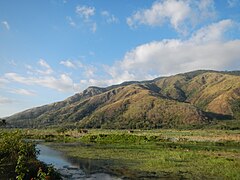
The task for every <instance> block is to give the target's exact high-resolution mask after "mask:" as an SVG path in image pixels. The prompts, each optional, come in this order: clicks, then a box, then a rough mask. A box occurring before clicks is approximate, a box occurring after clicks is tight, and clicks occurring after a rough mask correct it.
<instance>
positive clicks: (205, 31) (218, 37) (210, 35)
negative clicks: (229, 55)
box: [191, 19, 234, 43]
mask: <svg viewBox="0 0 240 180" xmlns="http://www.w3.org/2000/svg"><path fill="white" fill-rule="evenodd" d="M233 26H234V22H233V21H232V20H230V19H226V20H222V21H220V22H218V23H213V24H211V25H209V26H207V27H204V28H201V29H200V30H198V31H197V32H196V33H194V34H193V36H192V38H191V40H192V41H194V42H201V43H202V42H209V41H222V40H223V38H224V33H225V32H226V31H227V30H228V29H230V28H231V27H233Z"/></svg>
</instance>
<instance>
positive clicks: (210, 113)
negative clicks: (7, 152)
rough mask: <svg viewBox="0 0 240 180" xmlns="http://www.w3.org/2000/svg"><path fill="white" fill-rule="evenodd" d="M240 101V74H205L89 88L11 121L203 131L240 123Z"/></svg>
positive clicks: (37, 124) (14, 123)
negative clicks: (214, 123) (222, 123)
mask: <svg viewBox="0 0 240 180" xmlns="http://www.w3.org/2000/svg"><path fill="white" fill-rule="evenodd" d="M239 99H240V76H239V71H234V72H217V71H206V70H200V71H193V72H189V73H184V74H178V75H175V76H170V77H164V78H157V79H155V80H152V81H143V82H127V83H123V84H120V85H115V86H110V87H107V88H98V87H89V88H88V89H86V90H84V91H83V92H81V93H77V94H75V95H74V96H72V97H69V98H67V99H66V100H64V101H60V102H56V103H52V104H49V105H45V106H41V107H37V108H33V109H29V110H26V111H24V112H21V113H18V114H15V115H13V116H11V117H8V118H6V120H7V122H8V123H9V124H10V125H12V126H16V127H28V128H29V127H30V128H40V127H46V126H48V127H49V126H56V125H61V126H62V125H69V124H71V125H74V126H80V127H82V128H105V129H156V128H185V127H187V128H189V127H190V128H191V127H194V128H199V127H202V126H203V125H205V124H211V123H212V121H213V120H215V119H216V120H231V119H239ZM180 126H181V127H180ZM188 126H189V127H188Z"/></svg>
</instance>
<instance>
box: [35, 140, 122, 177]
mask: <svg viewBox="0 0 240 180" xmlns="http://www.w3.org/2000/svg"><path fill="white" fill-rule="evenodd" d="M36 148H37V149H38V150H40V154H39V156H38V159H39V160H40V161H43V162H45V163H46V164H52V165H53V166H54V167H55V168H56V169H57V170H58V171H59V173H60V174H61V175H62V176H63V179H69V180H75V179H80V180H81V179H86V180H91V179H99V180H112V179H114V180H115V179H120V178H117V177H114V176H112V175H110V174H107V173H106V170H105V169H104V168H103V167H104V165H101V164H98V163H96V162H93V161H91V160H77V159H75V158H67V157H65V156H64V154H62V153H61V152H58V151H56V150H54V149H51V148H50V147H47V146H45V145H42V144H38V145H37V147H36ZM94 164H95V165H94ZM99 165H100V166H99Z"/></svg>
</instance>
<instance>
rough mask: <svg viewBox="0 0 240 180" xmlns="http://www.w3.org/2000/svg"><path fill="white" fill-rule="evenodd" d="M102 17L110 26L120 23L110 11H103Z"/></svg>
mask: <svg viewBox="0 0 240 180" xmlns="http://www.w3.org/2000/svg"><path fill="white" fill-rule="evenodd" d="M101 15H102V16H103V17H104V18H105V19H106V22H107V23H108V24H113V23H118V21H119V20H118V18H116V17H115V16H114V15H113V14H111V13H109V12H108V11H102V12H101Z"/></svg>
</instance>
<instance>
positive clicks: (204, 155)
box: [28, 129, 240, 179]
mask: <svg viewBox="0 0 240 180" xmlns="http://www.w3.org/2000/svg"><path fill="white" fill-rule="evenodd" d="M49 134H50V135H51V136H50V139H49ZM28 135H29V136H31V137H34V136H36V137H46V139H47V140H49V141H51V138H52V140H54V142H51V143H49V145H50V146H52V147H54V148H55V149H58V150H60V151H63V152H65V153H66V154H67V155H68V156H71V157H74V158H78V159H91V160H93V161H103V162H107V163H105V164H104V166H105V169H108V171H109V172H110V173H113V174H115V175H118V176H122V177H127V178H130V179H136V178H137V179H139V178H140V179H158V178H161V177H162V178H171V179H182V178H183V179H184V178H187V179H240V171H239V169H240V131H239V130H235V131H231V130H210V129H209V130H207V129H205V130H149V131H147V130H144V131H142V130H135V131H133V132H132V131H131V132H128V131H127V130H89V131H88V133H84V134H83V133H78V132H77V131H76V130H72V131H65V132H64V133H56V131H54V130H44V131H40V130H35V131H29V132H28ZM62 141H64V142H65V143H62Z"/></svg>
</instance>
